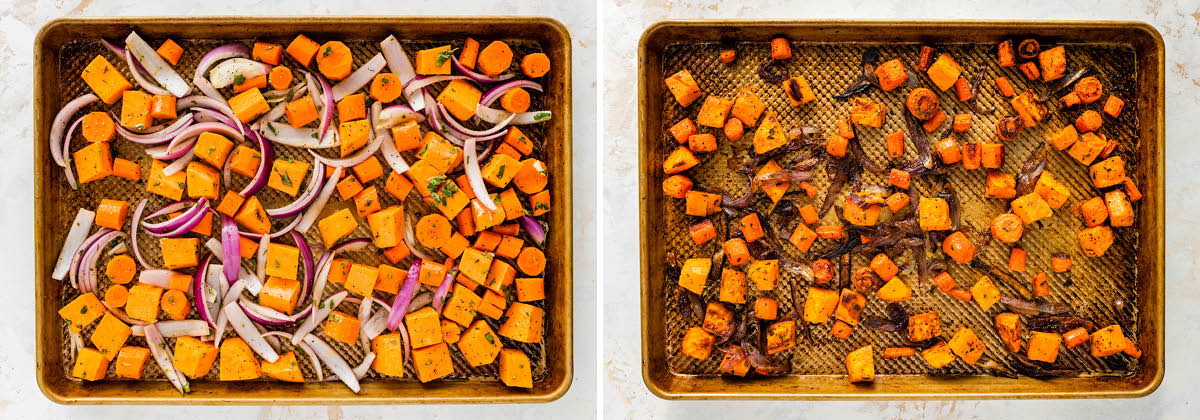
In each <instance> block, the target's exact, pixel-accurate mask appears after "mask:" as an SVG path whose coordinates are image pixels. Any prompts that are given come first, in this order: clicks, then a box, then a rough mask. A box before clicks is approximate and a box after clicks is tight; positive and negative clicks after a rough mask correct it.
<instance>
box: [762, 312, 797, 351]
mask: <svg viewBox="0 0 1200 420" xmlns="http://www.w3.org/2000/svg"><path fill="white" fill-rule="evenodd" d="M766 334H767V354H775V353H779V352H781V351H784V350H787V349H790V348H792V347H795V346H796V321H790V320H789V321H779V322H776V323H774V324H771V325H770V326H768V327H767V331H766Z"/></svg>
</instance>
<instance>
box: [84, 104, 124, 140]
mask: <svg viewBox="0 0 1200 420" xmlns="http://www.w3.org/2000/svg"><path fill="white" fill-rule="evenodd" d="M116 133H117V126H116V125H115V124H113V119H112V117H110V116H108V113H105V112H100V111H96V112H92V113H89V114H87V115H85V116H84V117H83V138H85V139H87V141H90V142H93V143H95V142H101V141H109V140H112V138H113V135H115V134H116Z"/></svg>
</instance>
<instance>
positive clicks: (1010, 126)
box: [996, 115, 1025, 140]
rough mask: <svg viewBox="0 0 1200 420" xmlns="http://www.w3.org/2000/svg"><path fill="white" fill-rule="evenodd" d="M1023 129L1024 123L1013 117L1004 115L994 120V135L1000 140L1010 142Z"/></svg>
mask: <svg viewBox="0 0 1200 420" xmlns="http://www.w3.org/2000/svg"><path fill="white" fill-rule="evenodd" d="M1024 128H1025V123H1024V122H1022V121H1021V119H1020V118H1017V117H1016V116H1014V115H1005V116H1003V117H1000V119H998V120H996V133H997V134H998V135H999V136H1000V139H1001V140H1012V139H1015V138H1017V135H1019V134H1021V130H1023V129H1024Z"/></svg>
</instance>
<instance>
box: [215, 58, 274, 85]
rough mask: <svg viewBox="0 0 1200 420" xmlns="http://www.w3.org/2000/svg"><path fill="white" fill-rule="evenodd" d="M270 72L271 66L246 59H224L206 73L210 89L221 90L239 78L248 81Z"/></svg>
mask: <svg viewBox="0 0 1200 420" xmlns="http://www.w3.org/2000/svg"><path fill="white" fill-rule="evenodd" d="M270 71H271V65H270V64H266V63H259V62H257V61H254V60H250V59H247V58H241V57H234V58H230V59H226V60H225V61H222V62H220V63H217V65H216V66H213V68H212V70H209V72H208V82H209V83H210V84H212V87H214V88H217V89H223V88H225V87H226V86H230V85H232V84H234V82H236V81H237V78H238V77H239V76H241V77H242V80H250V79H253V78H255V77H258V76H262V75H264V74H267V73H268V72H270Z"/></svg>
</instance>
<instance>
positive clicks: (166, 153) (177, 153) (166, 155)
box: [145, 139, 196, 171]
mask: <svg viewBox="0 0 1200 420" xmlns="http://www.w3.org/2000/svg"><path fill="white" fill-rule="evenodd" d="M195 145H196V140H194V139H193V140H187V141H185V142H183V143H180V144H179V147H176V148H175V149H174V150H168V148H167V146H166V145H163V146H154V147H148V148H146V150H145V152H146V155H148V156H150V157H151V158H153V159H157V160H171V159H179V158H181V157H184V156H187V154H188V152H190V151H192V146H195ZM165 170H166V168H164V171H165Z"/></svg>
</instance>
